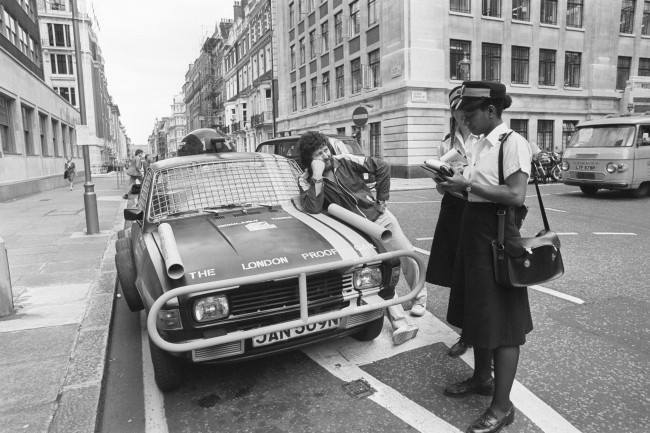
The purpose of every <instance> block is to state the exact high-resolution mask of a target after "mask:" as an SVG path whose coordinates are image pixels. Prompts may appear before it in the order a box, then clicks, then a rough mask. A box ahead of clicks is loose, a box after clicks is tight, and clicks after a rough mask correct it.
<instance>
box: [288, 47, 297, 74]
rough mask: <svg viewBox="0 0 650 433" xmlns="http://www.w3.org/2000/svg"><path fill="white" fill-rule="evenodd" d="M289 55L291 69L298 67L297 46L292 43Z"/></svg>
mask: <svg viewBox="0 0 650 433" xmlns="http://www.w3.org/2000/svg"><path fill="white" fill-rule="evenodd" d="M289 56H290V57H291V69H296V47H295V45H292V46H291V47H289Z"/></svg>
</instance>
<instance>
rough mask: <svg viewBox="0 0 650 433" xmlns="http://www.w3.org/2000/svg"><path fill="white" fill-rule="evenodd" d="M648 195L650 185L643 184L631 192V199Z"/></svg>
mask: <svg viewBox="0 0 650 433" xmlns="http://www.w3.org/2000/svg"><path fill="white" fill-rule="evenodd" d="M648 194H650V183H648V182H644V183H642V184H641V185H639V187H638V188H637V189H633V190H632V197H634V198H641V197H645V196H647V195H648Z"/></svg>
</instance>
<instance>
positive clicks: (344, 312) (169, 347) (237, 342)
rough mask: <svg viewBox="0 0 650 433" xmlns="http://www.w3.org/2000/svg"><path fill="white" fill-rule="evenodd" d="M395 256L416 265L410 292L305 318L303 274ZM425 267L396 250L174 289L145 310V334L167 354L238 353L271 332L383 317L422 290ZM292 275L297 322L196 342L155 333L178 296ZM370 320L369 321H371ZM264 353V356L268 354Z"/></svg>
mask: <svg viewBox="0 0 650 433" xmlns="http://www.w3.org/2000/svg"><path fill="white" fill-rule="evenodd" d="M399 257H408V258H411V259H413V260H414V261H415V262H416V263H417V266H418V268H419V273H418V275H419V277H418V281H417V282H416V283H415V284H414V286H413V287H412V288H411V291H410V292H409V293H408V294H406V295H404V296H400V297H396V298H393V299H388V300H384V299H381V298H379V297H376V299H375V298H373V301H372V302H367V300H366V302H367V303H366V304H365V305H354V304H353V303H351V304H350V305H349V306H347V307H345V308H342V309H340V310H337V311H329V312H325V313H317V314H312V315H309V313H308V305H307V274H312V273H318V272H325V271H329V270H332V269H338V268H346V267H350V268H352V267H354V266H358V265H362V264H364V263H369V262H378V261H382V262H383V261H386V260H390V259H394V258H399ZM425 266H426V265H425V263H424V259H423V258H422V257H420V256H419V255H417V254H416V253H415V251H409V250H400V251H391V252H386V253H381V254H378V255H376V256H373V257H366V258H357V259H348V260H344V261H341V262H336V263H326V264H317V265H310V266H303V267H300V268H297V269H289V270H283V271H275V272H269V273H266V274H261V275H255V276H246V277H238V278H231V279H227V280H223V281H220V282H217V283H215V282H209V283H202V284H194V285H191V286H184V287H178V288H176V289H173V290H170V291H168V292H165V293H163V294H162V295H161V296H160V297H159V298H158V299H157V300H156V301H155V302H154V303H153V305H152V306H151V309H150V310H149V314H148V316H147V331H148V333H149V337H150V339H151V342H152V343H153V344H155V345H156V346H158V347H160V348H161V349H163V350H165V351H168V352H177V353H179V352H191V351H198V350H203V349H208V348H213V347H221V349H215V350H226V351H228V350H230V351H233V350H238V349H237V347H239V348H241V347H243V346H242V345H243V344H244V343H243V342H245V341H246V340H250V339H251V338H254V337H257V336H260V335H264V334H268V333H272V332H281V331H286V330H289V329H292V328H297V327H300V326H307V325H311V324H315V323H318V322H323V321H328V320H334V319H342V321H349V320H356V319H358V318H363V317H365V316H364V315H367V314H368V313H373V312H375V314H378V313H376V312H378V311H381V313H382V314H383V310H384V308H386V307H389V306H391V305H396V304H401V303H403V302H407V301H410V300H412V299H414V298H415V297H416V296H417V294H418V293H419V292H420V290H421V289H422V288H423V287H424V278H425V272H424V269H425ZM296 275H298V287H299V296H300V318H298V319H295V320H288V321H285V322H281V323H275V324H272V325H266V326H261V327H259V328H255V329H247V330H237V331H232V332H228V333H226V334H225V335H220V336H215V337H211V338H203V339H199V340H192V341H184V342H170V341H167V340H165V339H163V338H162V337H161V335H160V334H159V332H158V329H157V326H156V318H157V316H158V312H159V311H160V310H161V309H162V307H163V306H164V305H165V303H166V302H167V301H169V300H170V299H173V298H175V297H178V296H182V295H188V294H191V293H197V292H203V291H206V290H218V289H221V288H225V287H233V286H239V285H245V284H254V283H260V282H263V281H268V280H275V279H281V278H288V277H295V276H296ZM376 317H378V316H376ZM350 318H352V319H350ZM370 320H372V318H371V319H370ZM368 321H369V320H368ZM366 322H367V321H366ZM359 323H365V322H359ZM315 335H318V334H315ZM265 352H266V353H268V351H265ZM194 353H196V352H194ZM226 356H228V355H226Z"/></svg>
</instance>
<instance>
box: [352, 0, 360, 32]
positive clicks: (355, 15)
mask: <svg viewBox="0 0 650 433" xmlns="http://www.w3.org/2000/svg"><path fill="white" fill-rule="evenodd" d="M359 32H361V18H360V17H359V0H355V1H353V2H352V3H350V36H356V35H358V34H359Z"/></svg>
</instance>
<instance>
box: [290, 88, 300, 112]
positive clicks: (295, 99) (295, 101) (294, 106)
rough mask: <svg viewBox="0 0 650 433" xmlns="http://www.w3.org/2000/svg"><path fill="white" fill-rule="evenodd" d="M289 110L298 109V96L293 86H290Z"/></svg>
mask: <svg viewBox="0 0 650 433" xmlns="http://www.w3.org/2000/svg"><path fill="white" fill-rule="evenodd" d="M291 111H298V96H297V94H296V87H295V86H294V87H292V88H291Z"/></svg>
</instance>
